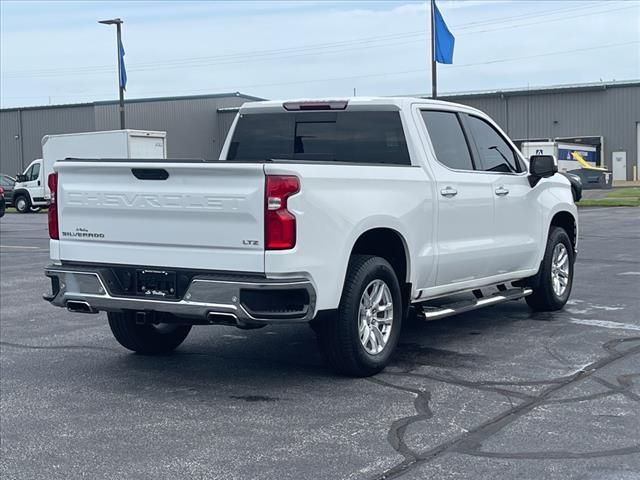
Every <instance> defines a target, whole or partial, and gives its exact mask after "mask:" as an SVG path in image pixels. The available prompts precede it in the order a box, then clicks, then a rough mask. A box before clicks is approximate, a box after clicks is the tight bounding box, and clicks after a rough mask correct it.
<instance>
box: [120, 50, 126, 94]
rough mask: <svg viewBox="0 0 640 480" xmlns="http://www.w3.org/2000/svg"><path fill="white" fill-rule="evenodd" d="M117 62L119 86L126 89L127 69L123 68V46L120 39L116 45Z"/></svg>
mask: <svg viewBox="0 0 640 480" xmlns="http://www.w3.org/2000/svg"><path fill="white" fill-rule="evenodd" d="M118 52H119V53H120V55H119V62H120V86H121V87H122V88H123V89H124V90H126V89H127V70H126V69H125V68H124V47H123V46H122V41H120V45H118Z"/></svg>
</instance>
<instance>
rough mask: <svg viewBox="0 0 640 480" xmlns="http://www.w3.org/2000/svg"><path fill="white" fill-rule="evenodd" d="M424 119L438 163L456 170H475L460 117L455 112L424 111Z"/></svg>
mask: <svg viewBox="0 0 640 480" xmlns="http://www.w3.org/2000/svg"><path fill="white" fill-rule="evenodd" d="M422 118H423V120H424V123H425V125H426V126H427V131H428V132H429V137H430V138H431V143H432V144H433V149H434V150H435V152H436V158H437V159H438V161H439V162H440V163H442V164H443V165H446V166H447V167H449V168H453V169H455V170H473V163H472V162H471V154H470V153H469V147H468V145H467V141H466V140H465V138H464V133H462V127H461V125H460V121H459V120H458V116H457V115H456V114H455V113H453V112H437V111H431V110H425V111H422Z"/></svg>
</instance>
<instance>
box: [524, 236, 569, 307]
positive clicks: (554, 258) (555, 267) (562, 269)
mask: <svg viewBox="0 0 640 480" xmlns="http://www.w3.org/2000/svg"><path fill="white" fill-rule="evenodd" d="M573 261H574V253H573V245H572V244H571V239H570V238H569V235H567V232H566V231H565V230H564V229H563V228H560V227H551V231H550V232H549V238H548V240H547V247H546V250H545V253H544V258H543V259H542V263H541V264H540V271H539V272H538V274H537V275H536V276H535V277H533V279H532V282H531V284H532V285H533V294H532V295H529V296H528V297H526V300H527V304H529V306H530V307H531V308H532V309H533V310H536V311H543V312H549V311H554V310H560V309H561V308H562V307H564V305H565V304H566V303H567V300H569V295H570V294H571V287H572V286H573Z"/></svg>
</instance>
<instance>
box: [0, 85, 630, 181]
mask: <svg viewBox="0 0 640 480" xmlns="http://www.w3.org/2000/svg"><path fill="white" fill-rule="evenodd" d="M441 98H442V99H443V100H450V101H453V102H458V103H463V104H467V105H471V106H473V107H476V108H479V109H480V110H483V111H485V112H486V113H488V114H489V115H490V116H491V117H493V118H494V119H495V120H496V121H497V122H498V123H499V124H500V125H501V126H502V128H503V129H504V130H505V131H506V132H507V133H508V134H509V136H510V137H511V138H513V139H514V140H516V141H521V140H526V139H530V140H550V139H551V140H555V139H562V140H565V141H569V142H571V143H582V144H585V145H594V146H595V147H596V148H597V151H598V163H600V164H601V165H604V166H607V167H608V168H610V169H612V168H613V162H614V159H615V161H616V162H618V165H617V166H618V167H622V168H617V169H616V171H617V172H619V173H618V178H616V179H618V180H622V179H623V178H622V177H623V176H625V177H626V178H624V179H626V180H634V179H637V177H636V178H634V175H636V176H637V175H638V174H640V154H639V152H640V82H612V83H605V82H602V83H597V84H585V85H571V86H559V87H549V88H541V89H531V90H503V91H494V92H478V93H465V94H456V95H447V96H442V97H441ZM255 100H260V99H259V98H257V97H252V96H249V95H244V94H240V93H229V94H217V95H201V96H189V97H170V98H152V99H141V100H128V101H127V102H126V116H127V127H128V128H137V129H144V130H164V131H166V132H167V147H168V156H169V157H174V158H194V157H195V158H209V159H212V158H217V156H218V154H219V152H220V149H221V148H222V143H223V141H224V138H225V136H226V133H227V131H228V129H229V127H230V125H231V121H232V120H233V117H234V115H235V112H236V110H237V107H239V106H240V105H242V104H243V103H244V102H247V101H255ZM118 125H119V117H118V105H117V102H95V103H87V104H76V105H60V106H43V107H27V108H10V109H4V110H0V172H2V173H8V174H15V173H17V172H19V171H22V170H23V168H24V167H26V166H27V165H28V164H29V163H30V162H31V160H33V159H34V158H39V157H40V156H41V154H42V151H41V145H40V140H41V138H42V137H43V136H44V135H46V134H56V133H71V132H84V131H92V130H111V129H117V128H118ZM624 163H626V168H624V165H623V164H624ZM634 167H636V168H637V170H636V169H634ZM620 172H622V173H620ZM625 174H626V175H625Z"/></svg>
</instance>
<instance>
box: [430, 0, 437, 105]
mask: <svg viewBox="0 0 640 480" xmlns="http://www.w3.org/2000/svg"><path fill="white" fill-rule="evenodd" d="M435 2H436V0H431V98H437V97H438V72H437V68H436V20H435V12H434V10H435Z"/></svg>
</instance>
